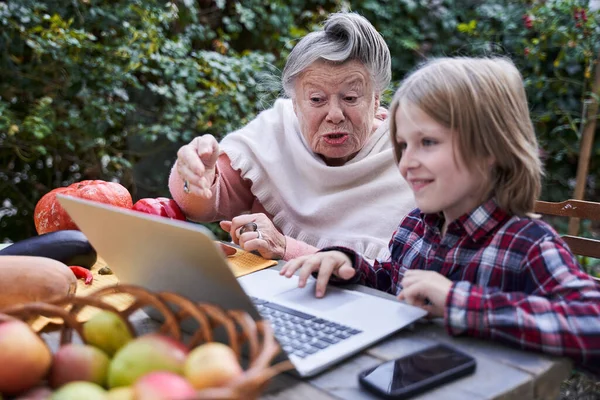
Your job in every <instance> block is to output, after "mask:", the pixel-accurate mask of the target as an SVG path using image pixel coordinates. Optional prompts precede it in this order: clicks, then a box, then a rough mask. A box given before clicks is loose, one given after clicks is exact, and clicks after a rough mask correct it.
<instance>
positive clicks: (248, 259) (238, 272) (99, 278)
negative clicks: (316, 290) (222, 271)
mask: <svg viewBox="0 0 600 400" xmlns="http://www.w3.org/2000/svg"><path fill="white" fill-rule="evenodd" d="M236 250H237V251H236V253H235V254H234V255H232V256H230V257H227V261H228V262H229V266H230V267H231V269H232V271H233V274H234V275H235V276H236V277H240V276H243V275H247V274H249V273H252V272H255V271H259V270H261V269H264V268H268V267H272V266H274V265H277V261H274V260H267V259H265V258H262V257H260V256H257V255H255V254H253V253H249V252H247V251H244V250H242V249H236ZM105 266H106V263H105V262H104V260H102V259H101V258H98V261H96V264H94V265H93V266H92V268H91V271H92V274H93V275H94V280H93V281H92V284H91V285H86V284H85V283H83V281H82V280H78V281H77V292H76V295H77V296H87V295H88V294H90V293H92V292H95V291H97V290H99V289H101V288H105V287H108V286H113V285H117V284H118V283H119V278H118V277H117V275H114V274H113V275H100V274H99V273H98V271H99V270H100V269H101V268H103V267H105ZM105 301H106V302H107V303H109V304H110V305H112V306H114V307H116V308H117V309H118V310H119V311H122V310H124V309H126V308H127V307H129V306H130V305H131V304H132V303H133V301H134V299H133V297H132V296H131V295H129V294H126V293H117V294H114V295H111V296H107V297H106V298H105ZM98 311H99V310H98V309H96V308H92V307H86V308H84V309H83V310H81V312H80V313H79V317H78V320H79V321H81V322H84V321H87V320H88V319H90V318H91V317H92V316H93V315H95V314H96V313H97V312H98ZM61 323H62V320H61V319H60V318H46V317H38V318H36V319H35V320H34V321H33V322H32V324H31V326H32V328H33V329H34V330H35V331H41V330H44V329H45V330H52V328H53V325H55V324H61ZM54 327H55V326H54Z"/></svg>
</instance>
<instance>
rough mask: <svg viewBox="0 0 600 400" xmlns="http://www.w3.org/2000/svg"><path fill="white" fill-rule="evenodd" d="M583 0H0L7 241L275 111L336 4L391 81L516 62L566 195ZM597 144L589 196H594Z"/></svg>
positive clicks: (579, 79) (558, 195) (591, 44)
mask: <svg viewBox="0 0 600 400" xmlns="http://www.w3.org/2000/svg"><path fill="white" fill-rule="evenodd" d="M587 3H588V2H587V1H586V0H560V1H558V0H547V1H510V0H494V1H485V2H482V1H479V0H393V1H392V0H360V1H358V0H347V1H343V0H287V1H282V0H276V1H271V2H264V1H262V0H245V1H243V2H242V1H224V0H184V1H178V2H163V1H159V0H122V1H108V0H81V1H67V0H20V1H18V2H17V1H10V2H0V193H2V197H0V204H1V205H0V231H1V232H2V235H1V236H0V241H3V240H7V239H9V240H19V239H22V238H25V237H29V236H32V235H33V234H35V232H34V229H33V221H32V212H33V208H34V206H35V204H36V202H37V200H38V199H39V198H40V197H41V196H42V195H43V194H44V193H46V192H47V191H49V190H50V189H52V188H55V187H58V186H64V185H67V184H69V183H71V182H74V181H77V180H81V179H105V180H115V181H120V182H121V183H122V184H124V185H125V186H126V187H127V188H129V189H130V190H131V191H132V194H133V196H134V199H137V198H139V197H147V196H165V195H166V196H168V190H167V174H168V172H169V168H170V166H171V165H172V163H173V161H174V158H175V155H176V150H177V149H178V148H179V147H180V146H181V145H182V144H184V143H186V142H188V141H189V140H191V139H192V138H193V137H195V136H197V135H200V134H204V133H210V134H213V135H215V136H216V137H222V136H223V135H224V134H225V133H227V132H230V131H232V130H234V129H236V128H238V127H240V126H242V125H243V124H245V123H246V122H247V121H249V120H250V119H251V118H253V117H254V116H255V115H256V113H257V112H259V111H260V110H261V109H264V108H265V107H268V106H269V105H270V104H271V102H272V100H273V99H274V98H275V97H276V96H277V95H278V94H279V93H280V87H279V86H278V84H277V77H278V74H279V70H280V69H281V68H282V66H283V63H284V60H285V57H286V55H287V54H288V53H289V51H290V49H291V48H292V47H293V45H294V44H295V43H296V40H297V39H298V38H300V37H302V36H303V35H305V34H306V33H307V32H309V31H311V30H313V29H314V27H315V25H316V24H318V23H320V22H322V21H323V20H324V19H325V17H326V16H327V15H328V14H329V13H330V12H331V11H334V10H338V9H340V8H344V9H348V8H349V9H352V10H354V11H357V12H359V13H361V14H363V15H365V16H366V17H367V18H368V19H369V20H370V21H372V22H373V23H374V25H375V26H376V27H377V28H378V29H379V31H380V32H381V33H382V35H383V36H384V38H385V39H386V41H387V42H388V44H389V46H390V50H391V52H392V62H393V77H394V79H395V81H396V83H397V82H398V81H399V80H400V79H401V78H402V77H403V76H404V75H405V74H406V73H407V72H408V71H410V70H411V69H413V68H414V67H415V66H416V65H417V64H418V63H419V62H421V61H423V60H424V59H426V58H429V57H433V56H442V55H491V54H501V55H506V56H508V57H510V58H511V59H513V60H514V61H515V63H516V64H517V65H518V67H519V68H520V70H521V71H522V73H523V75H524V77H525V83H526V88H527V91H528V96H529V100H530V108H531V110H532V116H533V119H534V123H535V128H536V132H537V133H538V137H539V140H540V143H541V145H542V147H543V150H544V157H545V161H546V170H547V176H546V179H545V182H544V195H543V197H544V198H547V199H552V200H557V199H565V198H567V197H570V196H571V193H572V188H573V185H574V177H575V170H576V166H577V158H578V151H579V149H578V147H579V137H580V132H581V126H582V122H583V115H584V113H583V111H584V104H585V100H586V99H589V98H590V96H591V95H590V93H589V91H590V87H591V80H592V79H593V77H592V75H593V67H594V64H593V63H594V59H595V57H596V55H597V54H598V51H599V46H600V40H599V39H600V30H599V29H600V28H599V26H598V21H600V15H599V14H598V12H596V11H593V12H592V11H590V10H589V9H588V8H587V7H588V6H587ZM582 10H585V13H582ZM584 16H585V17H584ZM390 94H391V91H390V92H389V93H387V94H386V96H385V98H384V99H387V100H389V96H390ZM595 143H596V144H595V148H594V151H593V154H592V161H591V165H590V177H589V185H588V188H587V194H586V196H587V198H588V199H595V200H598V194H597V192H595V190H597V189H595V185H596V184H597V182H598V171H600V168H599V164H600V139H598V137H597V138H596V141H595ZM213 228H214V227H213ZM215 230H217V228H215Z"/></svg>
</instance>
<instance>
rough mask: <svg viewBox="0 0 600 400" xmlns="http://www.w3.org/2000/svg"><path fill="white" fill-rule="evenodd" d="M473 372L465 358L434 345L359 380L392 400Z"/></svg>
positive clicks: (364, 374) (450, 350) (389, 363)
mask: <svg viewBox="0 0 600 400" xmlns="http://www.w3.org/2000/svg"><path fill="white" fill-rule="evenodd" d="M474 369H475V360H474V359H473V358H472V357H470V356H469V355H466V354H464V353H462V352H459V351H457V350H455V349H452V348H451V347H448V346H445V345H435V346H433V347H429V348H426V349H424V350H421V351H418V352H416V353H413V354H410V355H408V356H406V357H402V358H399V359H397V360H392V361H387V362H385V363H383V364H381V365H379V366H377V367H375V368H372V369H369V370H367V371H365V372H363V373H362V374H361V375H360V380H361V383H363V384H365V386H367V388H368V389H371V390H375V391H377V392H379V393H381V394H383V395H386V396H387V397H390V398H393V397H394V396H400V395H407V394H416V393H417V392H422V391H424V390H428V389H430V388H433V387H435V386H438V385H439V384H442V383H444V382H448V381H449V380H451V379H453V378H457V377H459V376H463V375H466V374H468V373H471V372H473V371H474ZM398 398H400V397H398Z"/></svg>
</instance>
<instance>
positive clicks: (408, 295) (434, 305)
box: [398, 269, 452, 317]
mask: <svg viewBox="0 0 600 400" xmlns="http://www.w3.org/2000/svg"><path fill="white" fill-rule="evenodd" d="M401 284H402V288H403V289H402V291H401V292H400V294H399V295H398V300H405V301H406V302H407V303H408V304H411V305H413V306H417V307H421V308H422V309H424V310H425V311H427V312H429V315H430V316H432V317H443V316H444V308H445V306H446V298H447V297H448V294H449V293H450V288H451V287H452V281H451V280H450V279H448V278H446V277H445V276H444V275H442V274H439V273H437V272H434V271H421V270H415V269H411V270H408V271H406V272H405V273H404V278H403V279H402V282H401Z"/></svg>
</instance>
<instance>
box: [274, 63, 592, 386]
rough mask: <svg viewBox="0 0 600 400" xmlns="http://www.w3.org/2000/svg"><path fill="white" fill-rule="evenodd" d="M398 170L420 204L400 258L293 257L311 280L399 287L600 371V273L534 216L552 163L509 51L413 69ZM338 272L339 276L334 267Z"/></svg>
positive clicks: (488, 333)
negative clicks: (545, 159)
mask: <svg viewBox="0 0 600 400" xmlns="http://www.w3.org/2000/svg"><path fill="white" fill-rule="evenodd" d="M390 115H391V116H392V120H391V122H390V124H391V125H390V128H391V135H392V140H393V142H394V146H395V151H396V160H397V162H398V168H399V169H400V173H401V174H402V176H403V177H404V178H405V179H406V181H407V182H408V183H409V185H410V187H411V188H412V190H413V192H414V196H415V199H416V202H417V206H418V208H417V209H415V210H414V211H413V212H411V213H410V214H409V215H407V216H406V217H405V218H404V219H403V220H402V221H401V223H400V226H399V227H398V229H397V230H396V232H395V233H394V236H393V237H392V240H391V242H390V253H391V259H389V260H386V261H376V262H375V265H374V266H372V265H370V264H369V263H368V262H367V261H366V260H365V259H364V258H363V257H361V256H360V255H359V254H356V253H354V252H353V251H351V250H349V249H346V248H327V249H324V250H322V251H321V252H320V253H317V254H314V255H311V256H305V257H301V258H297V259H295V260H292V261H290V262H288V263H287V264H286V265H285V266H284V267H283V268H282V270H281V274H282V275H285V276H287V277H291V276H292V274H293V273H294V272H295V271H297V270H300V271H299V277H300V281H299V286H300V287H304V286H305V284H306V280H307V279H308V277H309V275H311V274H312V273H316V274H317V287H316V295H317V297H321V296H323V295H324V293H325V288H326V285H327V282H328V281H329V280H330V278H331V279H332V281H338V282H339V281H343V282H348V281H349V282H356V283H361V284H364V285H367V286H370V287H374V288H377V289H380V290H383V291H386V292H389V293H392V294H396V295H398V298H399V299H400V300H405V301H406V302H408V303H410V304H413V305H416V306H419V307H422V308H424V309H426V310H427V311H429V313H430V315H432V316H436V317H443V318H444V322H445V325H446V328H447V330H448V332H449V333H450V334H452V335H461V334H466V335H470V336H475V337H482V338H491V339H494V340H498V341H502V342H505V343H510V344H514V345H517V346H520V347H522V348H526V349H533V350H538V351H543V352H546V353H551V354H557V355H564V356H569V357H572V358H573V359H574V360H575V361H576V362H578V363H579V364H580V365H582V366H583V367H585V368H587V369H588V370H591V371H592V372H594V373H595V374H600V285H598V284H597V283H596V282H594V280H592V279H591V278H590V277H589V276H588V275H587V274H585V273H584V272H583V271H582V270H581V268H580V267H579V265H578V264H577V261H576V259H575V257H574V256H573V254H572V253H571V252H570V250H569V249H568V247H567V245H566V244H565V243H564V241H563V240H562V239H561V238H560V237H559V235H558V234H557V233H556V232H555V231H554V230H553V229H552V228H551V227H550V226H549V225H548V224H546V223H544V222H542V221H541V220H539V219H536V218H534V217H532V213H533V207H534V203H535V200H536V199H537V198H538V196H539V193H540V186H541V183H540V182H541V176H542V168H541V163H540V160H539V157H538V145H537V140H536V137H535V133H534V130H533V126H532V124H531V120H530V116H529V110H528V107H527V100H526V95H525V90H524V88H523V83H522V77H521V75H520V74H519V72H518V71H517V69H516V68H515V66H514V65H513V64H512V63H511V62H510V61H508V60H506V59H502V58H487V59H486V58H482V59H475V58H454V59H451V58H442V59H438V60H434V61H431V62H429V63H427V64H425V65H424V66H423V67H421V68H420V69H418V70H416V71H415V72H413V73H412V74H411V75H410V76H408V78H406V79H405V81H404V82H403V83H402V85H401V87H400V88H399V89H398V91H397V93H396V94H395V96H394V99H393V102H392V107H391V110H390ZM332 275H333V276H332Z"/></svg>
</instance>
